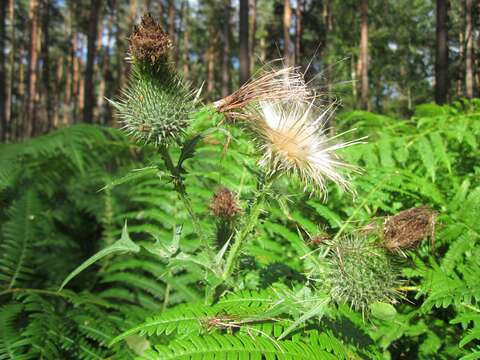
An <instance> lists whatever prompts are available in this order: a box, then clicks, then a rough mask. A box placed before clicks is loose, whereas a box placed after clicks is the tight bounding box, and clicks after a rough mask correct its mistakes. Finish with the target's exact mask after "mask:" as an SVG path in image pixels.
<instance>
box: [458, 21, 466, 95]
mask: <svg viewBox="0 0 480 360" xmlns="http://www.w3.org/2000/svg"><path fill="white" fill-rule="evenodd" d="M464 31H465V29H462V28H461V27H460V31H459V33H458V43H459V44H460V46H459V47H458V57H459V60H460V62H462V63H464V61H465V46H464V43H465V32H464ZM463 79H464V77H463V69H462V70H460V74H458V76H457V97H462V96H463Z"/></svg>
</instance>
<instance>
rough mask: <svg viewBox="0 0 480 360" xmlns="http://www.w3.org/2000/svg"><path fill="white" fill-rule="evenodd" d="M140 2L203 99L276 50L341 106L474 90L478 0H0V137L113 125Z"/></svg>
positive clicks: (398, 112) (407, 109)
mask: <svg viewBox="0 0 480 360" xmlns="http://www.w3.org/2000/svg"><path fill="white" fill-rule="evenodd" d="M146 11H149V12H150V13H151V14H152V15H153V16H154V17H156V18H158V19H160V22H161V23H162V24H163V26H164V27H165V29H166V30H167V31H168V33H169V34H170V35H171V36H172V39H173V42H174V45H175V59H174V60H175V62H176V64H177V67H178V68H179V70H180V71H181V72H182V73H183V75H184V77H185V78H186V79H187V80H189V81H190V82H192V83H193V85H194V87H197V88H198V87H199V86H201V84H204V87H203V91H204V95H205V98H207V99H210V100H212V99H216V98H219V97H220V96H221V95H226V94H228V93H229V92H230V91H231V90H232V89H235V88H237V87H238V86H239V84H241V83H243V82H244V81H245V80H246V79H248V78H249V76H250V75H251V74H252V73H254V72H255V71H257V70H258V69H259V68H260V67H261V66H262V65H264V64H266V63H268V62H269V61H271V60H273V59H278V58H280V57H284V58H285V59H286V60H285V62H286V63H287V64H288V65H293V64H295V65H298V66H301V67H303V68H304V69H308V71H307V79H314V80H315V85H316V86H317V87H319V88H321V89H325V90H326V91H327V92H328V93H330V94H332V96H335V97H336V98H341V99H342V100H343V104H344V108H345V109H353V108H363V109H368V110H371V111H374V112H377V113H384V114H390V115H394V116H398V117H402V118H406V117H408V116H410V115H412V114H413V112H414V108H415V105H416V104H420V103H425V102H429V101H433V100H435V101H436V102H437V103H439V104H442V103H445V102H450V101H453V100H456V99H459V98H463V97H465V98H472V97H475V96H478V93H479V88H480V65H479V63H480V56H479V55H478V53H479V51H480V36H479V22H480V21H479V18H480V1H476V0H454V1H447V0H438V1H432V0H361V1H360V0H358V1H356V0H341V1H339V0H285V1H283V0H240V1H238V0H225V1H221V0H217V1H206V0H182V1H181V0H176V1H174V0H168V1H167V0H163V1H160V0H159V1H152V0H75V1H71V0H29V1H27V0H2V2H1V5H0V49H2V51H0V84H2V85H1V86H0V134H1V136H0V140H3V141H13V140H16V139H21V138H27V137H31V136H34V135H38V134H41V133H45V132H48V131H49V130H51V129H54V128H58V127H62V126H68V125H70V124H72V123H78V122H86V123H98V124H108V125H111V124H113V123H114V117H113V114H112V109H111V106H110V105H109V103H108V102H107V101H106V100H105V99H106V98H115V97H116V96H118V95H119V91H120V89H121V88H122V85H123V84H124V83H125V81H126V78H127V74H128V71H129V69H128V67H129V65H128V63H127V62H125V61H124V59H125V56H126V50H127V47H128V45H127V39H128V36H129V34H130V32H131V29H132V25H133V24H134V23H135V22H138V20H139V17H140V16H141V15H142V14H143V13H144V12H146ZM318 74H320V75H318Z"/></svg>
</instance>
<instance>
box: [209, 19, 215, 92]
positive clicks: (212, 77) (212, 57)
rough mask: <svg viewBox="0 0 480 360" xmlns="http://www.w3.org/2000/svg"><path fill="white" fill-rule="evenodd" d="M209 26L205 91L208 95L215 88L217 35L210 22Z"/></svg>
mask: <svg viewBox="0 0 480 360" xmlns="http://www.w3.org/2000/svg"><path fill="white" fill-rule="evenodd" d="M209 27H210V30H209V38H210V40H209V42H208V48H207V93H208V95H209V96H210V95H212V93H213V91H214V90H215V48H216V43H217V37H216V35H215V29H214V27H213V24H212V23H211V24H210V26H209Z"/></svg>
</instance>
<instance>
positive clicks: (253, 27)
mask: <svg viewBox="0 0 480 360" xmlns="http://www.w3.org/2000/svg"><path fill="white" fill-rule="evenodd" d="M250 8H251V10H252V12H251V15H250V55H249V56H250V74H253V73H254V72H255V36H256V34H257V0H250Z"/></svg>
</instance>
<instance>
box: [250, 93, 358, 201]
mask: <svg viewBox="0 0 480 360" xmlns="http://www.w3.org/2000/svg"><path fill="white" fill-rule="evenodd" d="M335 107H336V104H335V103H331V104H329V105H322V106H320V107H317V106H316V105H315V99H313V100H311V101H309V102H306V101H303V102H302V101H295V100H287V101H260V102H258V103H257V104H256V106H253V107H251V108H250V109H249V110H248V112H249V113H250V114H249V115H250V118H251V122H250V124H251V125H253V128H254V130H255V132H256V133H257V134H258V136H259V141H258V142H259V150H260V153H261V154H263V155H262V158H261V159H260V161H259V165H260V166H261V167H263V168H264V169H266V170H267V172H268V173H269V175H276V174H281V173H288V174H293V175H297V176H298V177H299V178H300V179H301V181H302V182H303V183H304V185H305V187H308V186H311V187H312V188H313V189H314V190H315V191H319V192H320V193H321V194H322V196H323V197H324V198H325V197H326V195H327V192H326V182H327V180H331V181H333V182H334V183H336V184H337V185H338V186H340V187H341V188H342V189H344V190H347V191H351V192H353V190H352V189H351V187H350V182H349V180H348V177H347V176H345V175H343V174H342V169H345V168H348V169H350V170H355V169H356V168H355V167H354V166H352V165H350V164H347V163H345V162H343V161H342V160H341V159H340V157H339V156H338V154H337V151H338V150H340V149H342V148H346V147H348V146H352V145H355V144H358V143H362V142H363V141H362V140H364V139H363V138H362V139H357V140H353V141H347V142H337V140H338V139H339V137H340V136H341V135H343V134H339V135H336V136H333V137H328V136H327V134H326V132H327V130H328V129H327V128H326V124H327V121H328V119H329V118H330V117H331V116H333V114H334V111H335Z"/></svg>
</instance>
